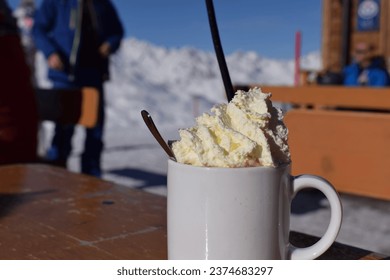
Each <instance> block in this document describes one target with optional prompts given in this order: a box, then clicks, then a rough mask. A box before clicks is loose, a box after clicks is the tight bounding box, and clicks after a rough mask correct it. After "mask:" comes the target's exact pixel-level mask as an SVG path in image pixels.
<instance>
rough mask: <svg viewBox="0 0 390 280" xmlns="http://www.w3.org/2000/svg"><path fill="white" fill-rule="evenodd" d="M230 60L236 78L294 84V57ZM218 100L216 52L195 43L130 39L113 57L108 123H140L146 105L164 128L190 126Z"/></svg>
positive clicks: (310, 63) (314, 63)
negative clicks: (159, 43) (166, 43)
mask: <svg viewBox="0 0 390 280" xmlns="http://www.w3.org/2000/svg"><path fill="white" fill-rule="evenodd" d="M227 63H228V67H229V71H230V75H231V78H232V81H233V83H238V84H246V83H260V84H267V85H291V84H292V83H293V72H294V62H293V60H275V59H268V58H264V57H262V56H260V55H259V54H257V53H256V52H236V53H233V54H230V55H228V56H227ZM44 64H45V63H44V59H43V57H42V55H38V65H39V66H38V67H37V68H38V71H37V73H38V76H39V78H38V80H39V81H40V84H42V85H45V86H48V84H49V83H48V82H47V80H46V79H45V72H46V71H45V66H44ZM301 64H302V67H304V68H309V69H318V68H319V67H320V56H319V53H318V52H313V53H310V54H308V55H306V56H304V57H303V58H302V62H301ZM220 102H225V96H224V90H223V84H222V79H221V76H220V73H219V69H218V65H217V61H216V58H215V55H214V53H211V52H205V51H201V50H198V49H195V48H191V47H183V48H177V49H174V48H171V49H167V48H163V47H160V46H155V45H152V44H150V43H148V42H144V41H140V40H137V39H134V38H131V39H126V40H125V41H124V42H123V44H122V47H121V49H120V50H119V51H118V53H117V54H116V55H114V56H113V57H112V63H111V80H110V81H109V82H108V83H106V103H107V114H108V118H107V126H108V128H110V127H118V126H119V127H129V128H131V127H134V126H139V125H141V124H142V119H141V117H140V111H141V110H142V109H146V110H148V111H149V112H150V113H151V114H152V116H153V118H154V119H155V121H156V122H158V125H159V126H160V127H161V126H166V127H167V126H169V127H172V126H174V127H182V126H188V125H191V124H192V121H193V118H194V114H197V113H201V112H204V111H207V110H208V109H209V108H210V107H211V106H212V105H213V104H215V103H220ZM142 125H143V124H142Z"/></svg>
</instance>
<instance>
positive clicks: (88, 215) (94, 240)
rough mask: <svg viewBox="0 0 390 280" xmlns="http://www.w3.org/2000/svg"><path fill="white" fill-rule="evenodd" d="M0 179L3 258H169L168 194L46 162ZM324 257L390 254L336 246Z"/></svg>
mask: <svg viewBox="0 0 390 280" xmlns="http://www.w3.org/2000/svg"><path fill="white" fill-rule="evenodd" d="M0 179H1V184H0V259H166V257H167V246H166V198H165V197H161V196H157V195H153V194H148V193H145V192H142V191H139V190H134V189H130V188H126V187H123V186H118V185H115V184H112V183H109V182H105V181H102V180H99V179H96V178H92V177H88V176H84V175H80V174H75V173H70V172H68V171H66V170H64V169H60V168H55V167H51V166H45V165H14V166H4V167H0ZM291 240H292V243H293V244H295V245H297V246H301V247H302V246H308V245H310V244H313V243H314V242H315V241H316V238H315V237H312V236H308V235H304V234H301V233H294V232H293V233H291ZM321 258H322V259H383V258H385V257H384V256H382V255H379V254H375V253H372V252H368V251H364V250H361V249H358V248H354V247H350V246H346V245H342V244H339V243H335V244H334V245H333V246H332V247H331V248H330V249H329V250H328V251H327V252H326V253H325V254H324V255H322V256H321Z"/></svg>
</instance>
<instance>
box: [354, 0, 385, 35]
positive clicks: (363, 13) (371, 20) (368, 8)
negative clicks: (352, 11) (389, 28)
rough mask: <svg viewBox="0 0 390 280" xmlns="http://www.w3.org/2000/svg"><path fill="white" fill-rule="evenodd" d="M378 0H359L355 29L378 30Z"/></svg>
mask: <svg viewBox="0 0 390 280" xmlns="http://www.w3.org/2000/svg"><path fill="white" fill-rule="evenodd" d="M380 4H381V3H380V0H359V5H358V9H357V30H358V31H375V30H379V21H380Z"/></svg>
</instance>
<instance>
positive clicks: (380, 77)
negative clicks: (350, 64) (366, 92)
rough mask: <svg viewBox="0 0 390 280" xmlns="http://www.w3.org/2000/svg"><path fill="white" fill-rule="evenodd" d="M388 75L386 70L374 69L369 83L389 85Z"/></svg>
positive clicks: (379, 85) (374, 85) (378, 85)
mask: <svg viewBox="0 0 390 280" xmlns="http://www.w3.org/2000/svg"><path fill="white" fill-rule="evenodd" d="M389 82H390V81H389V75H388V74H387V72H386V70H382V69H375V70H374V71H372V75H371V77H370V85H371V86H373V87H385V86H388V85H389Z"/></svg>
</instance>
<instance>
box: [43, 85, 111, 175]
mask: <svg viewBox="0 0 390 280" xmlns="http://www.w3.org/2000/svg"><path fill="white" fill-rule="evenodd" d="M65 85H66V84H64V83H57V82H54V88H69V86H68V87H65ZM98 90H99V94H100V102H99V117H98V122H97V124H96V126H95V127H93V128H86V129H85V130H86V135H85V142H84V151H83V153H82V155H81V172H82V173H84V174H88V175H92V176H96V177H101V173H102V172H101V166H100V162H101V154H102V151H103V147H104V144H103V128H104V120H105V112H104V93H103V87H102V86H101V87H100V88H99V89H98ZM73 133H74V125H61V124H58V123H57V124H56V126H55V132H54V137H53V140H52V146H51V148H50V149H49V151H48V154H47V157H48V160H53V161H55V162H57V163H59V164H60V165H61V164H62V165H66V162H67V160H68V158H69V155H70V153H71V152H72V137H73Z"/></svg>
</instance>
